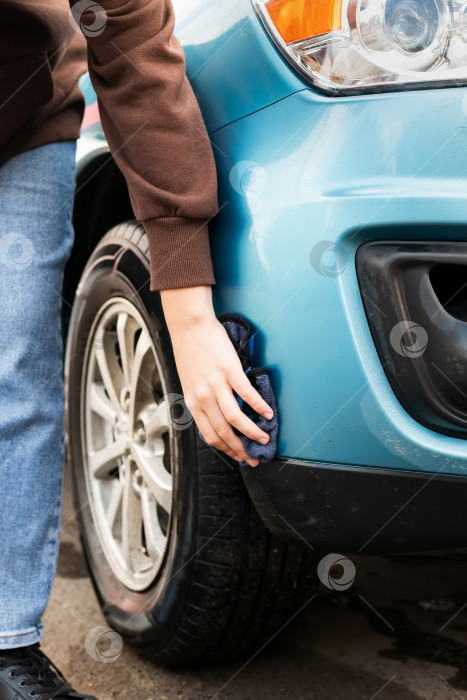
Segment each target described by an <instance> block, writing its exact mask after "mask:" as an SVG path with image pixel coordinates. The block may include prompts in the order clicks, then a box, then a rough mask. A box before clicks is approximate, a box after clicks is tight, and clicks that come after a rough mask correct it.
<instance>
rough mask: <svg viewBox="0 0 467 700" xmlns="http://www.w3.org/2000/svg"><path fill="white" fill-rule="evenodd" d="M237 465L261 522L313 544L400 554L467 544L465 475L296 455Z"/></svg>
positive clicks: (322, 548)
mask: <svg viewBox="0 0 467 700" xmlns="http://www.w3.org/2000/svg"><path fill="white" fill-rule="evenodd" d="M241 470H242V476H243V478H244V481H245V484H246V486H247V488H248V491H249V493H250V496H251V499H252V501H253V503H254V505H255V507H256V509H257V511H258V513H259V515H260V517H261V518H262V520H263V521H264V522H265V524H266V525H267V527H268V528H269V529H270V530H271V531H272V532H273V533H275V534H276V535H279V536H281V537H284V538H286V539H303V540H306V541H307V542H308V543H310V545H311V546H312V547H314V548H315V549H317V550H320V551H327V552H330V551H331V552H332V551H337V552H339V551H345V552H347V553H359V554H390V553H394V554H398V553H410V552H413V553H415V552H439V551H445V550H451V549H452V550H454V549H459V548H460V549H463V548H464V547H466V546H467V527H466V524H467V518H466V509H465V504H466V502H467V476H466V477H461V476H446V475H444V474H442V473H437V474H433V473H420V472H414V471H403V470H399V469H392V470H391V469H378V468H369V467H355V466H347V465H336V464H326V463H316V462H303V461H298V460H274V461H272V462H269V463H267V464H263V465H260V466H258V467H256V468H255V469H253V468H251V467H249V466H244V465H242V467H241Z"/></svg>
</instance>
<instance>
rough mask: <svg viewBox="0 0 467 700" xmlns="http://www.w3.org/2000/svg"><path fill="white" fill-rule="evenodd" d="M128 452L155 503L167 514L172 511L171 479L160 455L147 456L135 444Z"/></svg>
mask: <svg viewBox="0 0 467 700" xmlns="http://www.w3.org/2000/svg"><path fill="white" fill-rule="evenodd" d="M130 450H131V454H132V456H133V459H134V460H135V462H136V465H137V467H138V469H139V470H140V472H141V474H142V476H143V479H144V481H145V482H146V484H147V486H148V487H149V489H150V491H151V492H152V493H153V494H154V497H155V499H156V501H157V502H158V503H159V505H161V506H162V508H163V509H164V510H165V511H166V512H167V513H170V511H171V509H172V477H171V476H170V474H169V473H168V471H167V470H166V469H165V468H164V465H163V462H162V455H148V454H147V453H145V451H144V449H143V448H141V447H140V446H139V445H136V444H135V443H131V444H130Z"/></svg>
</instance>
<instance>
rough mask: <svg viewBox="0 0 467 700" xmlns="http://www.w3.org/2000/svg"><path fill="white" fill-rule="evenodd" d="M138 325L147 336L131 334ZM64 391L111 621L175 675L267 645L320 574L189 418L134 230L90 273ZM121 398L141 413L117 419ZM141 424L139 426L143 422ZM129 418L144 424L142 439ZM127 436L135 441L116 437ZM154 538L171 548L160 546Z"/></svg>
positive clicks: (83, 515) (90, 538)
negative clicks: (269, 526)
mask: <svg viewBox="0 0 467 700" xmlns="http://www.w3.org/2000/svg"><path fill="white" fill-rule="evenodd" d="M127 304H129V305H127ZM133 309H134V310H135V311H134V312H133ZM132 313H134V316H135V318H133V317H132V316H131V314H132ZM112 314H114V315H113V316H112ZM120 314H122V315H123V319H124V320H122V318H121V316H120ZM128 319H130V320H128ZM138 323H139V324H143V325H141V328H142V330H141V331H140V332H138V330H136V331H135V332H134V336H133V335H132V334H133V331H134V329H135V328H136V327H137V325H138ZM119 324H120V325H119ZM128 324H129V325H128ZM127 325H128V328H129V329H130V330H127ZM143 326H145V328H143ZM119 329H120V333H121V336H120V338H121V341H119V340H118V339H119V336H118V331H119ZM146 333H147V334H148V336H149V337H150V339H151V344H152V345H151V349H150V350H147V357H148V358H149V359H148V360H144V363H145V364H143V362H142V364H141V368H140V369H138V370H135V371H134V377H135V376H136V374H137V373H138V372H141V375H138V376H140V379H138V382H140V383H139V384H138V383H133V384H132V387H133V393H134V396H129V393H128V391H127V393H126V394H125V389H123V390H122V392H123V393H122V392H120V396H119V397H117V393H118V392H117V388H119V387H120V386H121V381H122V379H121V377H120V375H119V374H118V372H119V369H120V373H121V375H122V377H123V375H124V365H125V366H126V367H127V369H128V366H129V360H128V361H126V360H125V361H124V359H122V357H123V355H124V353H123V354H122V350H121V347H122V348H124V350H125V352H126V353H127V354H128V353H130V354H131V353H132V352H133V365H136V366H138V367H139V365H137V360H136V356H137V355H138V362H139V359H140V358H141V356H142V353H143V351H142V350H141V351H139V348H138V343H139V341H141V343H143V341H142V340H141V339H142V338H143V335H144V338H145V340H144V343H145V344H146V345H145V346H144V347H146V346H147V345H148V340H147V336H146V335H145V334H146ZM120 346H121V347H120ZM131 348H133V350H131ZM135 348H136V350H135ZM103 353H104V354H103ZM151 353H153V355H154V356H152V355H151ZM130 354H129V355H128V357H130ZM102 357H105V358H107V359H106V360H105V362H104V361H103V360H102ZM144 357H146V355H144ZM96 358H97V359H96ZM154 360H155V362H154ZM154 366H156V369H155V370H154V369H153V379H150V378H148V377H149V376H150V375H149V374H148V373H149V372H150V371H151V370H150V367H154ZM102 367H103V369H102ZM106 367H107V369H106ZM107 370H108V373H107ZM135 373H136V374H135ZM158 373H159V376H156V375H157V374H158ZM127 375H128V376H129V372H127ZM109 376H111V377H113V379H112V381H114V382H116V384H115V386H111V387H110V389H108V387H107V385H106V384H105V382H104V377H105V378H107V380H108V381H110V380H109V379H108V377H109ZM134 377H133V379H132V381H133V380H134ZM141 377H142V379H141ZM143 379H144V382H143ZM135 381H136V380H135ZM118 382H120V384H118ZM123 383H125V378H123ZM65 384H66V397H67V398H66V422H67V454H68V459H69V461H70V463H71V468H72V482H73V496H74V502H75V507H76V512H77V517H78V521H79V526H80V532H81V538H82V543H83V548H84V552H85V556H86V560H87V563H88V567H89V571H90V575H91V578H92V581H93V585H94V588H95V591H96V593H97V596H98V599H99V602H100V605H101V607H102V611H103V613H104V615H105V617H106V619H107V621H108V623H109V625H110V626H112V627H113V628H114V629H116V630H117V631H118V632H119V633H120V634H121V635H122V637H123V638H124V639H125V640H126V641H127V642H129V643H131V644H134V645H138V646H143V647H145V649H146V653H150V654H151V656H152V658H154V659H155V660H157V661H159V662H161V663H164V664H169V665H187V664H194V663H201V662H207V661H215V660H221V659H229V658H232V657H234V656H237V655H241V654H244V653H247V652H248V653H251V652H252V651H253V650H255V649H258V648H259V647H260V646H261V645H264V644H265V643H266V642H267V641H268V640H269V639H271V638H272V637H273V636H275V634H276V632H277V631H278V630H279V629H280V628H281V627H282V626H285V624H286V623H287V622H288V621H289V620H290V619H291V618H292V617H293V616H294V615H295V613H296V611H297V610H298V609H299V608H300V607H301V606H302V605H303V604H304V602H305V601H306V600H307V599H308V598H309V597H310V596H312V594H313V593H314V592H315V591H316V589H317V587H318V586H317V582H316V575H315V567H314V566H313V567H311V566H310V551H309V549H308V548H307V547H306V546H303V545H302V544H301V543H286V542H283V541H281V540H279V539H276V538H275V537H273V536H272V535H271V534H270V533H269V532H268V531H267V530H266V528H265V526H264V525H263V523H262V521H261V520H260V519H259V517H258V515H257V513H256V511H255V509H254V507H253V505H252V503H251V501H250V499H249V497H248V494H247V492H246V489H245V487H244V484H243V481H242V478H241V475H240V473H239V470H238V465H237V463H236V462H234V461H233V460H230V459H229V458H227V457H226V456H225V455H224V454H221V453H220V452H218V451H217V450H216V449H214V448H212V447H209V446H207V445H206V444H205V443H203V441H202V440H200V439H199V437H198V433H197V429H196V425H195V424H194V422H193V421H192V420H191V416H190V420H187V415H186V414H187V411H186V409H185V408H184V405H183V399H182V397H181V386H180V382H179V379H178V375H177V371H176V367H175V361H174V357H173V353H172V348H171V342H170V337H169V334H168V331H167V327H166V325H165V322H164V317H163V312H162V307H161V302H160V294H159V293H157V292H150V291H149V261H148V244H147V240H146V236H145V233H144V230H143V228H142V227H141V226H140V225H139V224H138V223H137V222H128V223H124V224H120V225H119V226H116V227H115V228H113V229H112V230H111V231H109V233H108V234H107V235H106V236H105V237H104V238H103V239H102V240H101V242H100V243H99V245H98V246H97V248H96V249H95V251H94V253H93V255H92V256H91V258H90V260H89V262H88V264H87V266H86V268H85V270H84V272H83V275H82V277H81V281H80V284H79V287H78V290H77V294H76V299H75V302H74V306H73V311H72V315H71V319H70V325H69V331H68V341H67V358H66V373H65ZM103 387H105V390H104V393H103ZM148 387H149V388H148ZM109 392H110V393H109ZM130 394H131V392H130ZM96 396H97V397H98V398H97V399H96ZM112 397H113V399H114V401H115V400H116V397H117V398H119V399H120V404H121V407H122V408H121V411H124V410H126V411H127V413H128V415H130V414H131V413H132V412H133V417H131V415H130V418H128V416H127V414H125V416H126V417H124V418H118V419H115V415H114V413H112V414H111V416H110V417H109V415H110V409H109V406H108V404H109V403H110V404H111V405H112V406H114V404H112V401H111V399H112ZM164 397H170V399H167V398H164ZM174 397H175V398H174ZM99 401H101V403H99ZM102 401H104V404H102ZM106 401H107V403H105V402H106ZM125 402H126V403H125ZM128 402H129V403H128ZM132 402H133V404H132ZM130 404H131V405H133V408H131V407H129V406H130ZM148 406H149V407H150V409H149V408H148ZM161 406H162V408H161ZM96 407H97V408H96ZM118 410H119V411H120V409H118ZM99 411H100V412H101V413H103V414H105V417H103V416H102V415H100V413H99ZM137 411H139V413H138V414H137ZM151 411H152V413H151ZM157 412H159V413H160V415H164V416H166V417H167V415H168V416H169V418H168V420H167V424H166V423H164V420H165V418H160V419H159V418H158V419H157V420H156V419H155V418H154V416H155V415H156V413H157ZM119 415H120V413H119ZM137 415H138V416H140V418H141V416H142V418H141V420H139V419H138V422H136V423H135V421H136V416H137ZM188 415H189V414H188ZM148 416H149V417H148ZM112 421H113V422H112ZM125 421H126V422H125ZM131 421H133V423H135V425H139V428H138V429H137V430H136V431H133V433H132V430H133V426H132V425H130V427H128V426H129V424H130V423H131ZM145 421H146V422H145ZM122 425H123V426H124V427H123V428H122ZM155 425H158V426H159V427H158V428H157V430H158V431H159V432H157V431H155V428H154V426H155ZM161 425H162V426H163V427H162V428H161ZM125 430H126V431H127V433H125V435H127V434H128V435H129V436H130V437H128V438H127V437H124V438H121V434H122V431H123V432H125ZM138 431H139V432H138ZM151 431H153V432H151ZM154 431H155V432H154ZM164 431H165V432H164ZM152 435H155V436H156V437H154V442H150V440H153V438H152V437H151V436H152ZM135 436H136V437H135ZM125 440H127V442H126V443H125ZM132 440H133V441H139V442H134V443H133V442H131V441H132ZM117 442H118V445H117V446H118V450H116V451H117V452H118V451H119V450H123V449H125V450H127V451H128V450H130V456H128V454H126V453H125V454H124V455H123V456H122V455H120V456H117V457H112V455H110V457H109V454H108V453H107V452H106V453H105V455H104V453H103V452H102V451H101V450H103V449H106V448H107V446H108V445H109V444H110V445H116V444H117ZM124 444H126V445H127V447H125V448H123V447H121V446H122V445H124ZM135 444H136V447H134V445H135ZM95 445H97V447H95ZM128 445H130V448H128ZM148 445H149V447H148ZM111 449H114V448H113V447H112V448H111ZM115 449H116V448H115ZM133 449H134V450H136V452H135V454H137V455H140V454H141V453H140V452H138V451H137V450H139V449H144V450H146V452H144V455H145V457H144V460H146V461H144V460H143V461H144V468H143V469H142V471H141V470H140V468H139V465H140V462H141V459H142V458H141V459H140V457H138V458H137V459H136V461H135V460H134V459H133V454H132V453H131V450H133ZM147 454H149V455H150V456H149V457H147V456H146V455H147ZM96 455H97V456H96ZM154 455H156V456H154ZM161 455H163V456H162V457H161ZM151 460H152V461H151ZM155 460H158V461H155ZM141 464H142V462H141ZM96 465H97V466H96ZM148 465H149V467H148ZM154 465H155V467H154V469H155V470H156V471H157V474H158V477H157V478H158V479H159V481H158V482H157V484H156V487H155V490H154V491H151V488H152V486H151V485H152V484H153V483H155V482H153V481H151V479H152V476H151V474H149V473H148V471H145V470H148V469H149V468H153V466H154ZM92 474H94V476H92ZM159 477H160V478H159ZM148 479H149V481H148ZM164 480H165V481H164ZM159 482H161V483H162V482H164V487H163V488H164V489H165V491H164V490H163V489H162V487H161V486H160V483H159ZM170 484H171V487H172V494H171V497H170V505H169V497H168V495H167V492H169V493H170V489H169V485H170ZM120 492H121V494H122V496H120V495H119V494H120ZM154 494H156V495H155V496H154ZM112 499H114V500H112ZM119 499H120V502H119V503H118V501H119ZM138 499H139V500H138ZM158 499H160V502H159V500H158ZM148 502H149V503H150V506H148ZM161 502H163V503H164V504H165V508H166V510H164V507H163V506H162V505H161ZM116 503H117V505H115V504H116ZM135 503H136V505H135ZM143 503H144V504H145V506H144V507H145V508H146V510H145V511H144V512H145V513H146V520H144V525H142V524H141V523H140V519H141V516H140V513H141V512H142V511H141V509H142V508H143V505H142V504H143ZM107 508H108V510H107ZM111 509H113V510H112V511H111V514H110V510H111ZM138 509H139V510H138ZM149 510H150V513H151V514H152V515H151V516H150V515H148V513H149ZM168 511H170V513H169V512H168ZM115 513H117V514H115ZM124 513H128V514H129V516H128V518H126V516H125V515H124ZM112 518H113V520H112ZM106 523H107V524H106ZM124 523H126V524H124ZM128 523H129V524H128ZM151 528H153V530H154V532H150V530H151ZM156 530H157V536H156V534H154V533H155V532H156ZM160 532H162V535H163V536H162V537H161V536H160ZM109 533H110V534H109ZM157 537H159V539H157ZM164 537H165V543H164V542H163V540H164ZM151 540H152V544H151ZM159 540H160V542H162V543H163V544H164V546H162V545H161V546H160V547H159V548H158V546H156V545H157V542H159ZM159 549H160V551H159ZM151 552H152V554H151ZM122 562H123V563H122ZM125 567H126V569H125ZM138 567H140V569H138ZM151 567H152V568H151ZM310 571H313V573H312V574H310V573H309V572H310Z"/></svg>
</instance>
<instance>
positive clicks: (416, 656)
mask: <svg viewBox="0 0 467 700" xmlns="http://www.w3.org/2000/svg"><path fill="white" fill-rule="evenodd" d="M352 561H353V562H354V564H355V566H356V579H355V582H354V584H353V585H352V586H351V587H350V588H349V589H348V590H346V591H345V592H339V593H337V592H333V591H330V590H327V589H325V588H324V587H323V591H322V593H321V595H319V596H317V597H316V598H314V599H313V600H312V601H311V602H310V603H309V604H308V605H307V606H306V608H305V609H304V610H303V612H302V613H301V614H300V615H298V616H297V617H296V618H295V619H294V620H293V621H291V622H290V624H289V625H287V627H286V628H285V629H284V631H283V633H282V634H280V635H279V636H278V637H276V638H275V639H274V640H272V641H271V643H270V644H268V645H267V646H266V647H265V648H264V649H263V650H262V651H261V653H259V654H258V655H256V656H255V657H254V658H251V659H245V660H242V661H238V660H237V661H232V662H231V663H227V664H222V665H217V666H208V667H201V668H191V669H176V670H174V669H166V668H163V667H160V666H158V665H156V664H154V663H153V662H151V661H150V660H148V659H146V658H143V657H142V656H141V655H140V654H139V653H138V652H137V651H136V650H135V649H133V648H131V647H130V646H128V645H126V644H123V647H121V645H120V647H121V648H120V647H119V646H118V639H117V640H116V642H117V643H116V646H115V644H114V647H115V649H116V652H115V653H113V654H112V655H110V656H109V654H108V653H107V655H106V643H107V648H109V647H110V646H111V644H112V638H111V637H109V636H108V635H107V637H106V635H105V634H104V635H103V636H102V630H99V629H98V628H100V627H102V626H104V627H105V626H106V623H105V620H104V618H103V616H102V614H101V612H100V608H99V605H98V603H97V600H96V597H95V594H94V591H93V588H92V585H91V583H90V581H89V578H88V575H87V571H86V565H85V562H84V558H83V554H82V550H81V545H80V541H79V534H78V528H77V525H76V521H75V520H74V517H73V508H72V504H71V498H70V493H69V486H68V480H67V482H66V485H65V500H64V512H63V530H62V545H61V553H60V560H59V567H58V575H57V578H56V580H55V584H54V588H53V591H52V596H51V600H50V603H49V606H48V609H47V611H46V615H45V629H46V633H45V637H44V640H43V643H42V646H43V648H44V651H46V653H48V654H49V656H50V657H51V658H52V660H53V661H54V662H55V663H56V665H57V666H58V667H59V668H60V669H61V670H62V672H63V673H64V674H65V676H66V677H67V678H68V680H70V682H72V684H73V685H74V686H75V687H76V688H77V689H80V690H81V691H82V692H90V693H92V694H94V695H96V697H97V698H99V700H111V699H112V700H128V699H131V700H168V699H169V698H170V699H172V698H174V699H178V698H183V699H184V700H212V699H214V698H216V699H219V700H283V699H284V698H290V699H293V700H331V699H332V700H374V699H375V698H378V700H416V699H418V698H427V699H429V700H455V699H456V698H458V699H459V698H460V699H464V700H467V585H466V581H467V579H466V574H467V557H466V560H465V561H463V560H462V559H460V558H459V557H457V558H454V559H446V560H444V561H440V560H438V561H433V560H431V559H428V558H422V559H407V560H404V561H399V560H398V561H394V560H387V559H377V558H353V559H352ZM99 636H100V637H101V641H100V642H99V643H97V642H96V641H95V640H96V639H97V638H98V637H99ZM113 641H114V642H115V638H114V639H113ZM99 645H100V646H99ZM99 649H101V652H99Z"/></svg>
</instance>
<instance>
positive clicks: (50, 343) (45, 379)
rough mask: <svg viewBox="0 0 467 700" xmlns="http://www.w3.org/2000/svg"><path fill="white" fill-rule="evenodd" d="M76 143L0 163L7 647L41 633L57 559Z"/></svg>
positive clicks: (0, 472) (1, 558)
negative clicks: (64, 315) (65, 287)
mask: <svg viewBox="0 0 467 700" xmlns="http://www.w3.org/2000/svg"><path fill="white" fill-rule="evenodd" d="M75 147H76V144H75V141H63V142H60V143H55V144H50V145H46V146H42V147H41V148H36V149H34V150H32V151H29V152H27V153H23V154H20V155H19V156H16V157H14V158H12V159H11V160H9V161H8V162H7V163H6V164H5V165H3V166H2V167H1V168H0V649H5V648H10V647H19V646H25V645H28V644H33V643H35V642H37V641H38V640H39V639H40V638H41V637H42V635H43V628H42V616H43V613H44V610H45V607H46V605H47V602H48V599H49V596H50V591H51V588H52V583H53V579H54V576H55V570H56V564H57V555H58V546H59V536H60V515H61V494H62V476H63V461H64V395H63V394H64V392H63V355H62V353H63V341H62V332H61V305H62V298H61V290H62V281H63V269H64V266H65V263H66V260H67V258H68V256H69V254H70V250H71V245H72V241H73V229H72V207H73V192H74V185H75Z"/></svg>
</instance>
